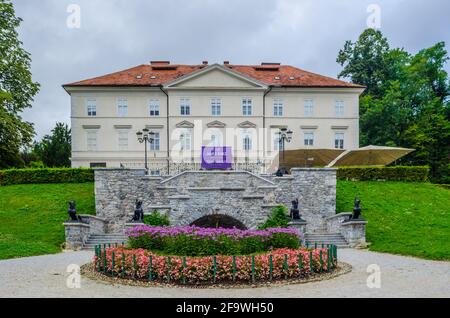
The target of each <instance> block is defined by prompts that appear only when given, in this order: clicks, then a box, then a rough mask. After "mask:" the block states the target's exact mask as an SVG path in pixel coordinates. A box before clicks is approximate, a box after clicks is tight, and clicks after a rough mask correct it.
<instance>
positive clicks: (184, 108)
mask: <svg viewBox="0 0 450 318" xmlns="http://www.w3.org/2000/svg"><path fill="white" fill-rule="evenodd" d="M180 114H181V115H183V116H186V115H190V114H191V100H190V99H189V98H181V99H180Z"/></svg>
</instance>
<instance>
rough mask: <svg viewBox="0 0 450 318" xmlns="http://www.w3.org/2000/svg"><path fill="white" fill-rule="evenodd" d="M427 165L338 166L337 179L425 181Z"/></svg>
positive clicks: (427, 172)
mask: <svg viewBox="0 0 450 318" xmlns="http://www.w3.org/2000/svg"><path fill="white" fill-rule="evenodd" d="M428 174H429V168H428V167H412V166H394V167H366V166H360V167H339V169H338V170H337V178H338V179H339V180H354V181H377V180H383V181H406V182H427V181H429V179H428Z"/></svg>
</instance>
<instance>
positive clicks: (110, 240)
mask: <svg viewBox="0 0 450 318" xmlns="http://www.w3.org/2000/svg"><path fill="white" fill-rule="evenodd" d="M127 240H128V237H127V236H126V235H122V234H96V235H94V234H93V235H90V236H89V238H88V239H87V241H86V243H85V244H84V246H83V250H94V248H95V246H97V245H102V246H103V245H104V244H106V245H107V246H108V244H110V245H111V246H113V245H115V244H117V245H120V244H122V243H126V242H127Z"/></svg>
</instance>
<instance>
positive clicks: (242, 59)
mask: <svg viewBox="0 0 450 318" xmlns="http://www.w3.org/2000/svg"><path fill="white" fill-rule="evenodd" d="M13 3H14V4H15V7H16V13H17V15H18V16H20V17H22V18H23V19H24V21H23V23H22V26H21V28H20V36H21V39H22V40H23V42H24V46H25V48H26V49H27V50H28V51H29V52H30V53H31V54H32V58H33V64H32V71H33V75H34V79H35V80H36V81H38V82H40V83H41V84H42V88H41V92H40V93H39V95H38V96H37V97H36V99H35V102H34V106H33V108H32V109H29V110H26V111H25V112H24V114H23V117H24V119H26V120H28V121H31V122H34V123H35V128H36V131H37V133H38V138H40V137H42V136H43V135H44V134H47V133H49V131H50V130H51V129H52V128H53V126H54V124H55V122H56V121H63V122H67V123H69V122H70V99H69V96H68V95H67V94H66V93H65V91H64V90H63V89H62V88H61V85H62V84H64V83H68V82H72V81H77V80H81V79H85V78H89V77H94V76H98V75H103V74H106V73H110V72H113V71H116V70H120V69H124V68H128V67H131V66H135V65H139V64H143V63H147V62H148V61H149V60H151V59H168V60H171V61H173V62H176V63H200V62H201V61H202V60H204V59H206V60H209V61H210V62H222V61H223V60H230V61H231V62H232V63H242V64H246V63H252V64H253V63H259V62H261V61H279V62H282V63H283V64H292V65H295V66H298V67H300V68H303V69H306V70H310V71H313V72H317V73H321V74H324V75H329V76H333V77H336V75H337V73H338V72H339V70H340V67H339V65H337V63H336V62H335V60H336V56H337V53H338V51H339V49H340V48H341V47H342V46H343V44H344V42H345V41H346V40H355V39H356V38H357V36H358V35H359V34H360V33H361V32H362V30H364V29H365V28H366V19H367V16H368V13H367V12H366V10H367V6H368V5H369V4H371V3H376V4H379V5H380V7H381V17H382V31H383V32H384V34H385V35H386V36H387V37H388V38H389V40H390V43H391V45H392V46H393V47H404V48H405V49H406V50H408V51H410V52H416V51H418V50H419V49H422V48H425V47H429V46H431V45H433V44H435V43H436V42H438V41H446V42H447V43H448V42H450V33H449V29H450V28H449V27H450V22H449V21H450V20H449V19H448V12H450V2H449V1H447V0H430V1H420V0H383V1H376V0H368V1H366V0H342V1H331V0H330V1H327V0H315V1H314V0H304V1H296V0H286V1H282V0H279V1H275V0H274V1H269V0H239V1H238V0H222V1H218V0H169V1H144V0H103V1H101V0H94V1H93V0H90V1H89V0H78V1H77V0H70V1H68V0H41V1H33V0H15V1H13ZM72 3H74V4H78V5H80V7H81V28H80V29H69V28H67V26H66V19H67V17H68V15H69V14H68V13H67V12H66V9H67V6H68V5H69V4H72ZM448 69H449V70H450V68H448Z"/></svg>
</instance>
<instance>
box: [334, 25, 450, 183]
mask: <svg viewBox="0 0 450 318" xmlns="http://www.w3.org/2000/svg"><path fill="white" fill-rule="evenodd" d="M337 60H338V62H339V63H341V65H343V66H344V69H343V71H342V72H341V73H340V74H339V75H340V76H346V77H348V78H350V79H352V80H353V81H355V82H358V83H359V84H364V85H366V86H367V90H366V92H365V94H363V96H361V98H360V128H361V132H360V136H361V140H360V144H361V145H362V146H365V145H369V144H373V145H385V146H399V147H409V148H414V149H416V150H417V151H416V152H414V153H413V154H411V155H409V156H408V157H407V158H405V159H404V160H403V163H407V164H412V165H414V164H416V165H417V164H418V165H429V166H430V170H431V178H432V180H433V181H443V180H444V179H445V178H446V174H448V164H449V154H450V149H449V147H450V138H449V135H448V127H449V125H450V124H449V123H450V122H449V119H450V110H449V108H450V107H449V105H450V104H449V96H450V81H449V78H448V74H447V72H446V71H445V69H444V66H445V64H446V62H447V61H448V54H447V51H446V49H445V43H443V42H439V43H437V44H436V45H434V46H432V47H430V48H426V49H423V50H421V51H419V52H418V53H417V54H415V55H411V54H409V53H407V52H405V51H404V50H403V49H390V48H389V44H388V42H387V39H386V38H384V37H383V35H382V34H381V32H380V31H374V30H366V31H364V32H363V34H361V36H360V37H359V40H358V41H357V42H356V43H352V42H350V41H347V42H346V43H345V45H344V48H343V49H342V50H341V51H340V52H339V56H338V59H337Z"/></svg>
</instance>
